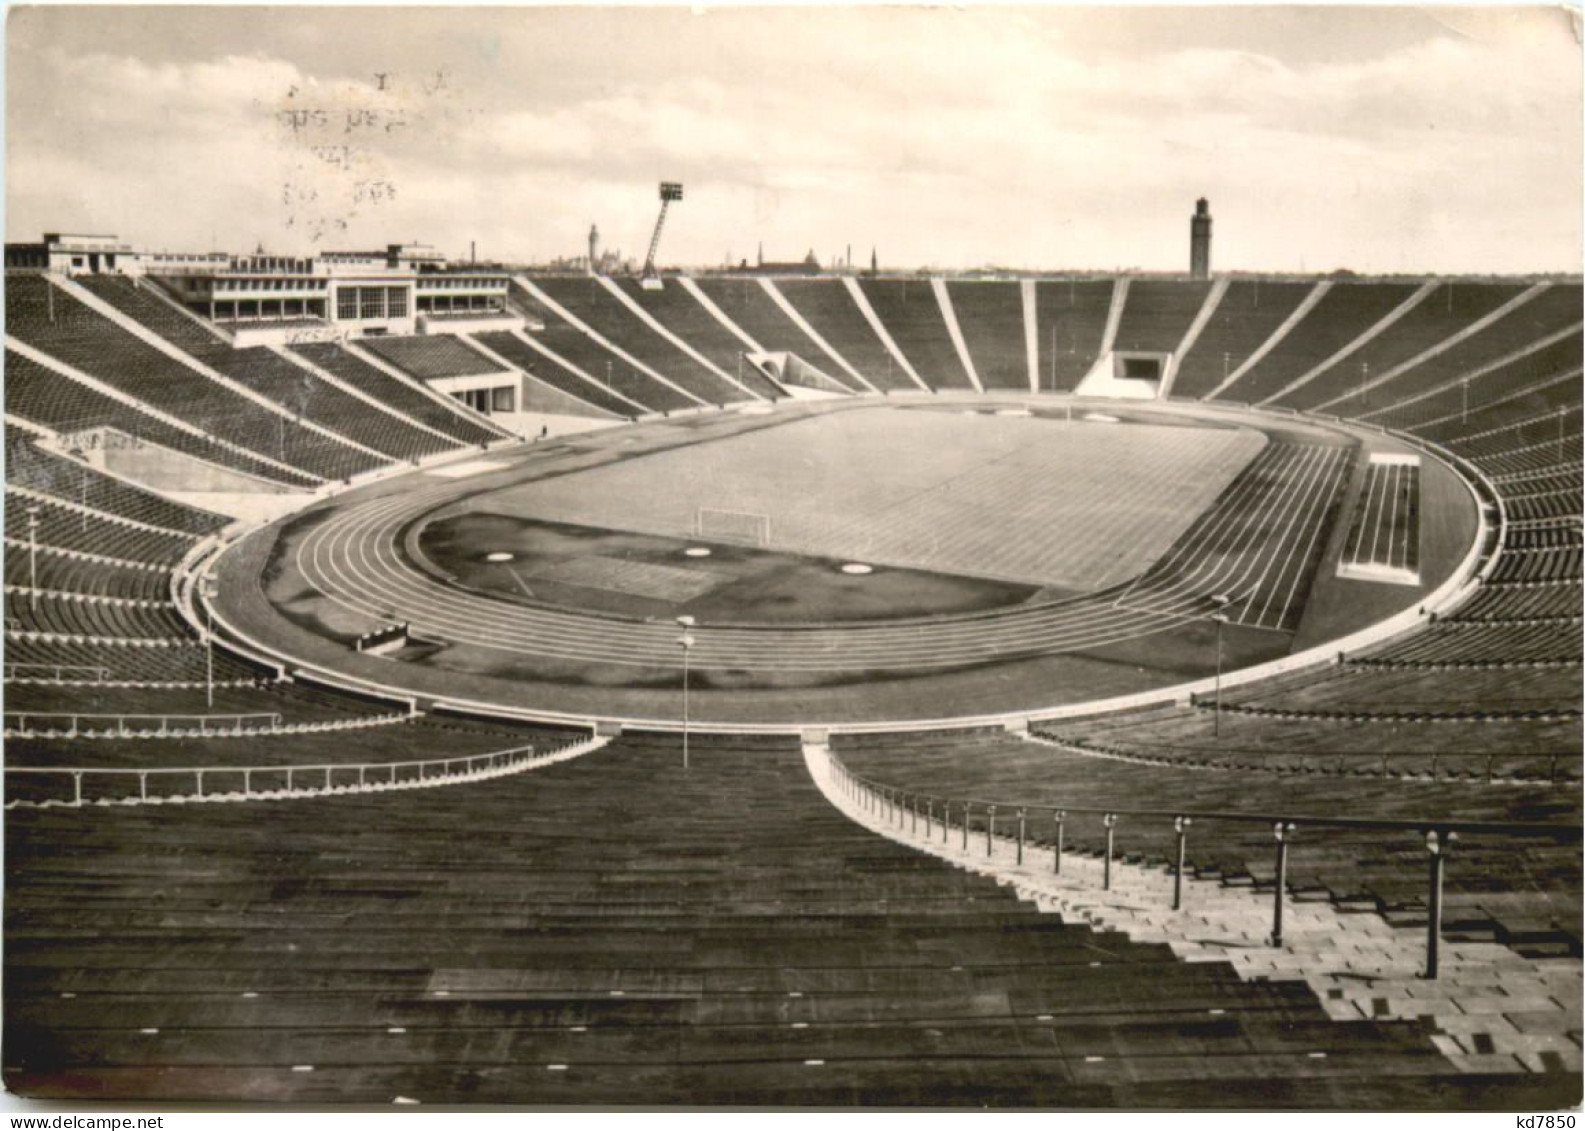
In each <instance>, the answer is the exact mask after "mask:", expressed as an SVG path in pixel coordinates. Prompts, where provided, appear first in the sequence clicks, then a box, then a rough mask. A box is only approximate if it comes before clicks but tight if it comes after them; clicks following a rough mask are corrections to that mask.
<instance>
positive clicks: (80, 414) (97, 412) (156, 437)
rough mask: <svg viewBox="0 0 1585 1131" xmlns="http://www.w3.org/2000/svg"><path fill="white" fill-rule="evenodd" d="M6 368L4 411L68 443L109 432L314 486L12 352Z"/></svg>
mask: <svg viewBox="0 0 1585 1131" xmlns="http://www.w3.org/2000/svg"><path fill="white" fill-rule="evenodd" d="M5 363H6V388H5V403H6V411H7V412H8V413H10V414H12V415H14V416H16V417H18V418H19V419H22V420H26V421H29V422H31V423H34V424H38V425H41V426H43V427H46V428H49V429H51V430H53V431H56V432H59V433H60V434H61V435H63V436H65V437H68V438H71V437H72V436H74V434H76V433H79V432H86V431H90V430H94V429H102V428H110V429H114V430H115V431H116V432H118V433H120V434H121V435H123V436H125V437H127V438H128V439H129V440H130V441H132V442H142V443H149V444H156V445H158V446H160V447H163V448H167V449H169V450H171V451H175V452H181V453H183V454H185V455H190V456H193V457H194V458H196V459H201V460H204V461H205V462H207V463H212V464H216V465H217V466H220V467H226V468H230V469H231V470H233V471H240V472H243V473H244V474H247V475H251V476H253V477H255V478H257V479H263V480H265V481H267V482H270V483H275V484H281V485H286V486H292V487H307V486H311V485H313V483H315V482H316V480H315V479H314V478H313V477H311V476H309V475H306V474H303V473H302V472H297V471H293V470H291V469H290V468H283V467H281V466H280V465H279V464H276V463H273V462H266V461H265V460H263V459H261V458H260V457H259V456H257V455H255V454H252V452H251V451H250V450H249V449H247V448H244V447H241V446H240V445H236V444H232V443H229V442H228V443H222V442H220V440H218V439H217V438H215V437H213V436H211V435H209V434H208V433H206V432H203V431H202V430H200V429H198V428H197V427H196V426H190V427H192V430H191V431H189V430H187V429H183V428H179V427H177V426H176V425H174V424H172V423H170V422H169V421H168V420H165V419H161V418H160V417H158V416H155V415H154V414H153V413H151V412H148V411H143V410H140V409H139V408H137V407H135V406H134V405H133V404H128V403H127V402H125V401H121V400H117V399H116V398H114V397H112V396H109V395H108V394H106V393H104V392H101V391H100V390H98V389H94V388H92V387H90V386H88V385H85V384H83V383H81V382H80V381H76V380H74V379H72V378H70V377H67V376H65V375H64V374H61V373H58V372H56V371H55V370H53V369H50V368H49V367H47V366H44V365H39V364H38V363H36V362H34V361H33V360H32V359H31V358H26V357H23V356H22V355H21V354H18V353H15V352H14V351H12V350H7V351H6V355H5ZM178 419H180V418H179V417H178Z"/></svg>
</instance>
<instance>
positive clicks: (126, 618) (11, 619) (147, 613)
mask: <svg viewBox="0 0 1585 1131" xmlns="http://www.w3.org/2000/svg"><path fill="white" fill-rule="evenodd" d="M5 617H6V629H7V631H9V632H32V633H40V634H43V635H46V636H66V637H116V638H118V639H122V640H144V641H155V642H159V643H177V642H183V641H185V640H186V639H187V625H186V622H184V621H183V620H182V619H181V618H180V617H179V616H177V615H176V613H175V611H174V609H173V608H172V607H171V606H170V605H169V604H161V605H143V604H137V605H132V604H124V603H122V602H120V601H96V600H84V599H82V598H78V597H71V596H61V595H57V594H54V593H7V594H6V595H5Z"/></svg>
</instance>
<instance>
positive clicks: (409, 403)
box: [292, 342, 499, 444]
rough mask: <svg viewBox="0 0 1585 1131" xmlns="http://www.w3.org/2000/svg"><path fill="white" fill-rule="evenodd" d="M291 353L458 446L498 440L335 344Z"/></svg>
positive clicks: (314, 344)
mask: <svg viewBox="0 0 1585 1131" xmlns="http://www.w3.org/2000/svg"><path fill="white" fill-rule="evenodd" d="M292 352H293V353H297V354H300V355H301V356H302V357H304V358H305V359H307V360H308V361H310V362H312V363H313V364H314V365H317V366H319V368H321V369H323V370H325V371H326V372H327V373H330V374H331V375H332V376H335V377H337V378H339V379H340V380H342V381H345V382H346V383H347V384H348V385H350V386H352V387H353V388H355V389H357V390H359V391H360V392H362V393H364V394H365V395H367V396H369V397H372V398H374V399H375V400H377V401H379V402H380V403H381V404H385V405H389V406H391V407H392V408H394V409H396V410H397V411H398V412H400V413H402V414H403V415H405V416H408V417H410V418H412V419H413V420H416V421H419V422H421V423H423V424H426V425H428V426H429V427H430V428H432V429H434V430H435V431H437V432H442V433H444V434H445V435H447V436H451V437H453V438H454V439H456V440H457V441H458V442H459V443H463V444H486V443H488V442H490V441H491V440H495V439H498V438H499V435H498V434H497V433H495V432H492V431H491V430H490V429H488V428H486V427H485V426H484V425H482V424H478V423H476V422H474V421H473V420H471V419H469V418H467V417H464V416H463V415H461V414H460V413H457V412H453V411H452V410H451V409H449V408H447V407H446V406H445V405H443V404H441V403H440V402H439V401H437V400H436V399H435V398H434V397H431V396H430V395H429V394H427V393H425V392H424V391H423V390H422V389H418V388H414V387H412V386H409V385H406V384H404V383H402V382H401V381H399V380H398V379H397V378H395V377H392V376H391V375H390V374H388V373H386V372H384V371H383V370H381V369H379V368H378V367H376V366H373V365H370V364H369V363H368V362H367V361H364V360H363V359H362V358H360V357H356V356H354V355H353V354H351V353H349V352H348V351H347V350H345V349H343V348H342V347H341V346H340V345H339V344H337V343H335V342H305V343H299V344H297V345H294V346H292Z"/></svg>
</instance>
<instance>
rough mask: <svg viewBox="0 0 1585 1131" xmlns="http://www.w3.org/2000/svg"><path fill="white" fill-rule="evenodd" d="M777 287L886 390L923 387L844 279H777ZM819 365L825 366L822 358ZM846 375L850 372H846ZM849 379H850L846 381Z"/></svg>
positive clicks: (854, 364) (853, 363)
mask: <svg viewBox="0 0 1585 1131" xmlns="http://www.w3.org/2000/svg"><path fill="white" fill-rule="evenodd" d="M776 287H777V288H778V289H779V290H780V291H781V293H782V295H783V297H785V298H786V299H787V301H788V302H789V303H791V304H792V306H793V308H794V309H795V310H797V311H798V313H799V314H801V315H802V316H803V318H804V321H806V322H808V323H809V325H810V326H812V327H813V328H814V331H815V333H817V334H819V335H820V336H821V337H822V338H824V339H825V340H826V342H827V343H828V344H829V345H830V346H831V348H832V349H834V350H836V351H837V353H838V354H840V355H841V356H842V357H843V358H844V359H846V361H847V363H848V364H849V365H851V366H852V367H853V368H854V369H856V370H858V372H859V373H861V374H863V376H864V378H865V379H866V380H867V381H869V383H870V384H871V385H874V386H875V387H876V388H877V389H879V390H881V391H882V392H887V391H889V390H893V389H901V390H905V391H911V392H919V391H920V388H919V386H918V385H916V384H914V382H913V379H912V378H910V377H909V376H908V374H907V373H906V372H904V370H903V368H902V366H900V365H898V364H897V360H896V359H895V358H894V357H892V354H891V351H890V350H888V349H887V348H886V346H885V344H884V343H883V342H882V341H881V340H880V338H878V337H876V335H875V331H874V330H873V329H872V328H871V327H870V324H869V322H868V321H867V320H866V319H865V317H864V313H863V311H861V310H859V308H858V304H857V303H855V302H854V301H853V296H852V295H850V294H848V291H847V287H846V286H844V285H843V283H842V280H840V279H777V280H776ZM811 360H812V363H813V364H814V366H815V368H816V369H822V370H823V369H825V368H826V366H825V365H822V364H821V360H822V359H819V358H814V359H811ZM843 376H846V375H845V374H844V375H843ZM844 383H846V382H844Z"/></svg>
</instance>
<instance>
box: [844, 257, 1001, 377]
mask: <svg viewBox="0 0 1585 1131" xmlns="http://www.w3.org/2000/svg"><path fill="white" fill-rule="evenodd" d="M859 289H860V290H862V291H863V292H864V297H865V298H867V299H868V300H869V304H870V309H872V310H874V311H875V316H876V317H877V318H879V319H880V320H881V325H883V326H885V327H886V332H887V333H888V334H890V335H891V336H892V341H893V342H894V343H896V345H897V348H898V349H899V350H901V351H902V355H903V356H904V357H906V358H907V359H908V364H910V365H912V366H913V367H914V372H915V373H917V374H919V376H920V377H922V378H923V379H924V382H925V384H927V385H929V386H930V387H931V388H932V389H971V388H973V385H972V384H971V383H970V381H969V375H968V373H967V371H965V370H964V368H963V361H962V359H961V358H959V357H958V349H957V346H955V345H954V344H953V343H952V334H951V332H950V331H949V330H948V329H947V322H946V316H945V314H943V313H942V310H941V303H940V302H939V301H937V299H936V296H935V291H934V288H932V287H931V285H930V283H929V281H928V280H926V279H860V280H859Z"/></svg>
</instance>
